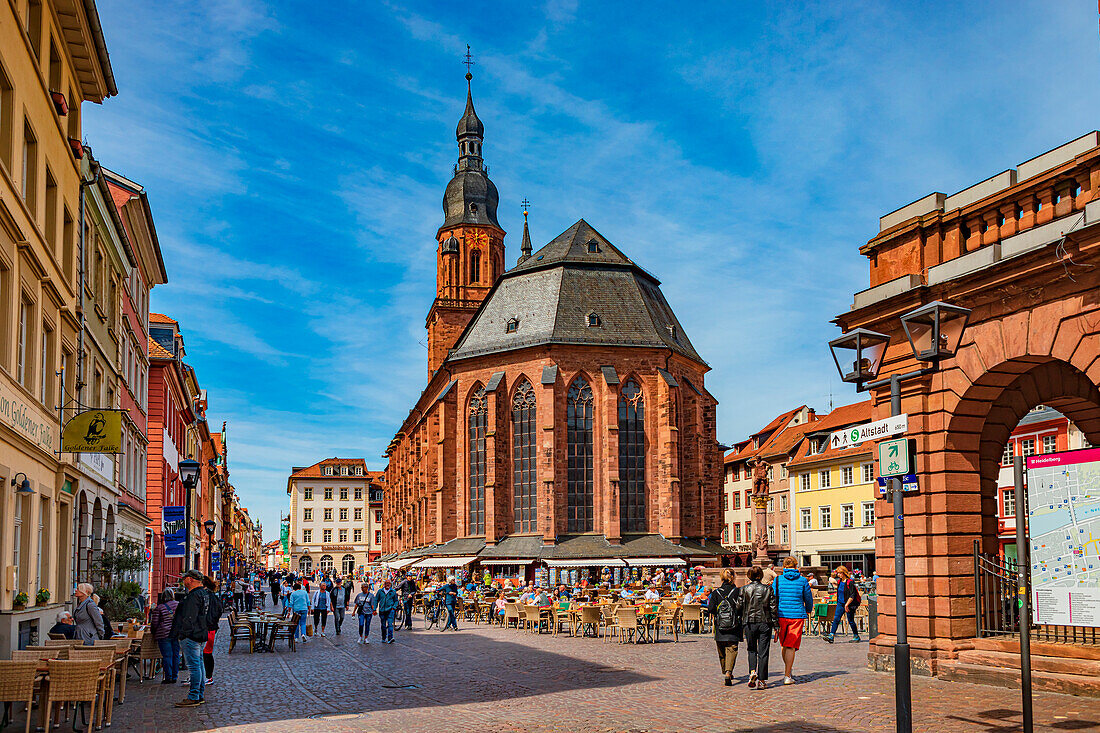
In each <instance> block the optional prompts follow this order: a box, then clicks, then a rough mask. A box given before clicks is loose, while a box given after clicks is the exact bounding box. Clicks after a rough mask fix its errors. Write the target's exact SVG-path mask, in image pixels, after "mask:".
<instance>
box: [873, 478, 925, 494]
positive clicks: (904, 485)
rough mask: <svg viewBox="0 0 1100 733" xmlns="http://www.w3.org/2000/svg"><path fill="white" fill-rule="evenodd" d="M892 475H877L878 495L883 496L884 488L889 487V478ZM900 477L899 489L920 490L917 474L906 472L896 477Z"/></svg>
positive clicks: (907, 491)
mask: <svg viewBox="0 0 1100 733" xmlns="http://www.w3.org/2000/svg"><path fill="white" fill-rule="evenodd" d="M891 478H893V477H888V476H879V477H878V493H879V496H885V495H886V490H887V489H888V488H890V486H889V484H890V479H891ZM898 478H900V479H901V490H902V491H904V492H906V493H909V492H911V491H920V485H919V484H918V483H917V475H916V474H914V473H907V474H905V475H904V476H900V477H898Z"/></svg>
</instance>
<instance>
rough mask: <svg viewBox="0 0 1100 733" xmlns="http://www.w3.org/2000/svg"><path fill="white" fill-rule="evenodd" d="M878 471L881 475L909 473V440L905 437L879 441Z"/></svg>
mask: <svg viewBox="0 0 1100 733" xmlns="http://www.w3.org/2000/svg"><path fill="white" fill-rule="evenodd" d="M878 472H879V474H880V475H882V476H904V475H905V474H907V473H909V440H908V439H907V438H894V439H893V440H883V441H881V442H879V444H878Z"/></svg>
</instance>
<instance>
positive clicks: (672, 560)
mask: <svg viewBox="0 0 1100 733" xmlns="http://www.w3.org/2000/svg"><path fill="white" fill-rule="evenodd" d="M625 559H626V564H627V565H629V566H630V567H632V568H638V567H662V566H665V565H687V560H684V559H683V558H682V557H628V558H625Z"/></svg>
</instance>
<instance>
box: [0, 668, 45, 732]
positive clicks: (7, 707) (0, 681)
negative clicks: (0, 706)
mask: <svg viewBox="0 0 1100 733" xmlns="http://www.w3.org/2000/svg"><path fill="white" fill-rule="evenodd" d="M38 661H39V660H37V659H32V660H27V661H20V660H16V659H13V660H12V661H10V662H8V661H3V662H0V702H2V703H4V719H3V721H2V722H0V727H2V726H6V725H7V724H8V723H10V722H11V707H12V703H14V702H22V703H26V705H27V723H26V726H25V727H24V729H23V730H24V733H30V730H31V704H32V703H33V701H34V680H35V677H36V675H37V670H38Z"/></svg>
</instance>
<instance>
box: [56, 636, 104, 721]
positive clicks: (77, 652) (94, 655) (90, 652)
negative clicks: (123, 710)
mask: <svg viewBox="0 0 1100 733" xmlns="http://www.w3.org/2000/svg"><path fill="white" fill-rule="evenodd" d="M86 659H92V660H95V661H96V663H97V664H99V668H100V670H101V671H102V672H103V674H102V675H100V677H99V694H100V698H99V705H98V707H97V710H98V712H99V722H98V726H99V727H100V728H102V727H103V726H104V725H106V726H108V727H110V725H111V716H112V715H114V712H115V703H114V698H115V695H114V691H115V677H116V674H117V668H116V666H115V663H116V655H115V650H114V649H113V648H107V647H85V648H83V649H75V648H74V649H70V650H69V661H83V660H86ZM51 684H52V683H51ZM92 721H93V722H94V721H95V718H92Z"/></svg>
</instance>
